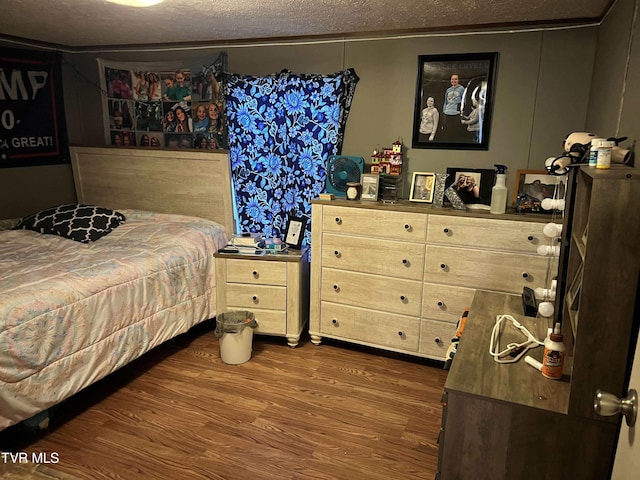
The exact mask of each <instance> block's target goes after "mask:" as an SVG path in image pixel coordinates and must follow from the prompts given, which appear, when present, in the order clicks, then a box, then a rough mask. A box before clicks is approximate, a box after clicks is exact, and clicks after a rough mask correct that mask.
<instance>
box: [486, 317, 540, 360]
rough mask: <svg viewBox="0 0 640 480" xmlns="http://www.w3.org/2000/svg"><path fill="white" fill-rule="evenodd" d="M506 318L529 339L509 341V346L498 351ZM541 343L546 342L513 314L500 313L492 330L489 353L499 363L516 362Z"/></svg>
mask: <svg viewBox="0 0 640 480" xmlns="http://www.w3.org/2000/svg"><path fill="white" fill-rule="evenodd" d="M504 320H511V323H512V324H513V326H514V327H515V328H517V329H518V330H520V331H521V332H522V333H523V334H524V336H525V337H526V338H527V340H526V341H524V342H522V343H515V342H512V343H509V344H508V345H507V348H505V349H504V350H502V351H498V349H499V348H500V333H501V332H500V326H501V325H502V322H503V321H504ZM541 345H544V343H543V342H541V341H540V340H538V339H537V338H536V337H534V336H533V334H532V333H531V332H530V331H529V330H527V329H526V328H525V327H524V325H522V324H521V323H520V322H518V321H517V320H516V319H515V318H513V317H512V316H511V315H498V316H497V317H496V324H495V325H494V326H493V330H491V343H490V344H489V353H490V354H491V356H492V357H493V359H494V360H495V361H496V362H497V363H515V362H517V361H518V360H520V359H521V358H522V357H523V356H524V354H525V353H527V351H529V350H531V349H532V348H536V347H539V346H541ZM504 357H508V358H504Z"/></svg>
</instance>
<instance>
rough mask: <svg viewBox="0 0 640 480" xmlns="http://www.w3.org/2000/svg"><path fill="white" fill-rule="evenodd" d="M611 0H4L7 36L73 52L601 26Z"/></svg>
mask: <svg viewBox="0 0 640 480" xmlns="http://www.w3.org/2000/svg"><path fill="white" fill-rule="evenodd" d="M611 1H612V0H457V1H453V0H369V1H365V0H262V1H261V0H165V2H164V3H161V4H159V5H156V6H153V7H149V8H131V7H123V6H120V5H115V4H111V3H107V2H106V1H105V0H48V1H44V0H0V12H2V13H1V14H0V38H5V39H8V38H14V37H17V38H20V39H28V40H30V41H32V42H36V43H37V44H41V43H48V44H53V45H57V46H62V47H68V48H71V49H82V48H86V47H97V46H117V45H130V46H131V45H134V46H135V45H137V46H140V45H149V44H163V45H164V44H176V43H187V44H193V43H198V44H200V43H209V44H214V43H216V42H217V43H224V42H229V41H240V40H243V41H244V40H258V39H286V38H291V37H309V36H332V37H335V36H341V35H349V36H353V35H364V34H376V33H378V34H383V33H403V32H412V33H414V32H420V31H425V32H432V31H441V30H445V31H448V30H464V29H469V28H480V27H486V26H515V25H538V24H549V23H552V24H553V23H572V22H579V23H582V22H585V21H592V22H593V21H596V22H597V21H599V20H600V19H601V18H602V16H603V15H604V14H605V13H606V11H607V9H608V8H609V6H610V3H611Z"/></svg>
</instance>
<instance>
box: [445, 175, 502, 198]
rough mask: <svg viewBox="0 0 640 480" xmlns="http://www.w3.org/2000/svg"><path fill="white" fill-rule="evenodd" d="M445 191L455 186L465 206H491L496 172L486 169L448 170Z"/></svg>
mask: <svg viewBox="0 0 640 480" xmlns="http://www.w3.org/2000/svg"><path fill="white" fill-rule="evenodd" d="M447 175H448V176H447V179H446V181H445V190H446V189H447V188H449V187H450V186H453V188H454V189H455V191H456V193H457V194H458V196H459V197H460V199H461V200H462V201H463V203H464V204H465V205H473V204H477V205H487V206H488V205H491V190H492V189H493V186H494V185H495V183H496V172H495V170H491V169H484V168H447Z"/></svg>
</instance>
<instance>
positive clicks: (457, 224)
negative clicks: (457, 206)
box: [427, 215, 549, 253]
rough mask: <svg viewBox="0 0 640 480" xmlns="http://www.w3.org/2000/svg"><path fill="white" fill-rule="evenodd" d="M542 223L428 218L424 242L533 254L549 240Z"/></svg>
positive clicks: (434, 216)
mask: <svg viewBox="0 0 640 480" xmlns="http://www.w3.org/2000/svg"><path fill="white" fill-rule="evenodd" d="M544 225H545V224H543V223H538V222H518V221H509V220H492V219H488V218H469V217H453V216H451V217H450V216H447V215H430V216H429V225H428V227H427V242H429V243H439V244H445V245H459V246H469V247H474V248H491V249H494V250H511V251H517V252H526V253H536V249H537V248H538V246H540V245H548V242H549V239H548V238H547V237H545V235H544V234H543V233H542V229H543V228H544Z"/></svg>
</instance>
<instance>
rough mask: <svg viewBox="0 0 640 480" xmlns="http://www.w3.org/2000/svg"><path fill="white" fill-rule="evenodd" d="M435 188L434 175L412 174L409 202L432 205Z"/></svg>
mask: <svg viewBox="0 0 640 480" xmlns="http://www.w3.org/2000/svg"><path fill="white" fill-rule="evenodd" d="M435 187H436V174H435V173H431V172H413V179H412V180H411V193H410V194H409V201H411V202H422V203H432V202H433V194H434V192H435Z"/></svg>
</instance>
